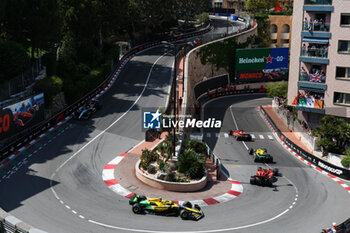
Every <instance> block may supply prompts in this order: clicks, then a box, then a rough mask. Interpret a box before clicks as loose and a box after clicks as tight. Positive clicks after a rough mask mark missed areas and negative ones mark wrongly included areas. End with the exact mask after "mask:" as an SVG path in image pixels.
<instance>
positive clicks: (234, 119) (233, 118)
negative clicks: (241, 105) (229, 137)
mask: <svg viewBox="0 0 350 233" xmlns="http://www.w3.org/2000/svg"><path fill="white" fill-rule="evenodd" d="M230 112H231V116H232V120H233V123H235V126H236V130H239V129H238V125H237V122H236V118H235V116H234V115H233V112H232V109H231V106H230ZM242 144H243V146H244V147H245V148H246V149H247V150H249V147H248V146H247V144H245V142H244V141H242Z"/></svg>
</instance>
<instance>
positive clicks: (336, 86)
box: [288, 0, 350, 125]
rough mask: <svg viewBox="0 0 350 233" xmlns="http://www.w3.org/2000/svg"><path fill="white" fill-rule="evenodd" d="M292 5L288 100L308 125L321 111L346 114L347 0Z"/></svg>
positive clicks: (349, 93)
mask: <svg viewBox="0 0 350 233" xmlns="http://www.w3.org/2000/svg"><path fill="white" fill-rule="evenodd" d="M293 8H294V12H293V30H292V41H291V54H290V73H289V86H288V104H289V105H294V106H296V108H297V110H299V118H300V119H303V120H305V121H306V122H308V123H310V124H311V125H312V124H317V123H319V121H320V119H321V118H322V117H323V116H324V115H325V114H326V115H334V116H339V117H344V118H350V1H348V0H333V1H332V0H300V1H295V2H294V7H293ZM348 120H349V119H348Z"/></svg>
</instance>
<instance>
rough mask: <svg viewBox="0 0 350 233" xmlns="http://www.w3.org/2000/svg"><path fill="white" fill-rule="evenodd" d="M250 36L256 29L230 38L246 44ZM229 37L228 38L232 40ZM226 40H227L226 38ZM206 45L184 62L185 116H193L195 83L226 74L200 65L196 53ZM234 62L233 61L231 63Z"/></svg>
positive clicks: (221, 70) (207, 65) (211, 67)
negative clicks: (185, 75)
mask: <svg viewBox="0 0 350 233" xmlns="http://www.w3.org/2000/svg"><path fill="white" fill-rule="evenodd" d="M252 35H257V28H253V29H250V30H248V31H246V32H242V33H240V34H237V35H234V36H232V37H237V42H238V43H243V42H246V41H247V39H248V38H249V37H250V36H252ZM232 37H229V38H232ZM226 39H227V38H226ZM226 39H221V40H219V41H217V42H212V43H222V42H223V41H225V40H226ZM209 44H211V43H209ZM207 45H208V44H205V45H202V46H199V47H197V48H195V49H194V50H192V51H191V52H190V53H189V54H188V55H187V58H186V59H187V60H186V66H187V67H186V70H187V77H186V81H187V111H186V114H190V115H194V105H195V101H196V100H195V96H194V89H193V88H194V86H195V84H196V83H198V82H200V81H202V80H203V78H204V77H207V78H210V77H214V76H218V75H222V74H227V73H228V72H227V71H226V70H225V69H219V70H216V67H215V65H213V64H211V63H207V64H205V65H204V64H202V63H201V60H200V59H201V58H200V56H199V54H198V51H199V49H200V48H202V47H204V46H207ZM232 62H235V61H232Z"/></svg>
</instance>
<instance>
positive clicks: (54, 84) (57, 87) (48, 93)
mask: <svg viewBox="0 0 350 233" xmlns="http://www.w3.org/2000/svg"><path fill="white" fill-rule="evenodd" d="M62 86H63V81H62V79H61V78H60V77H57V76H51V77H47V78H44V79H42V80H40V81H38V82H37V83H36V84H35V86H34V91H35V92H36V93H41V92H43V93H44V97H45V105H46V106H47V107H49V106H51V104H52V100H53V98H54V97H55V96H56V95H57V94H59V93H60V92H61V91H62Z"/></svg>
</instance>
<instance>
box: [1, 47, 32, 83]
mask: <svg viewBox="0 0 350 233" xmlns="http://www.w3.org/2000/svg"><path fill="white" fill-rule="evenodd" d="M29 65H30V59H29V57H28V54H27V52H26V50H25V49H24V48H23V46H22V45H21V44H19V43H17V42H14V41H0V70H1V72H0V82H4V81H7V80H10V79H12V78H14V77H15V76H17V75H19V74H20V73H21V72H23V71H25V70H26V69H28V67H29Z"/></svg>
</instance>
